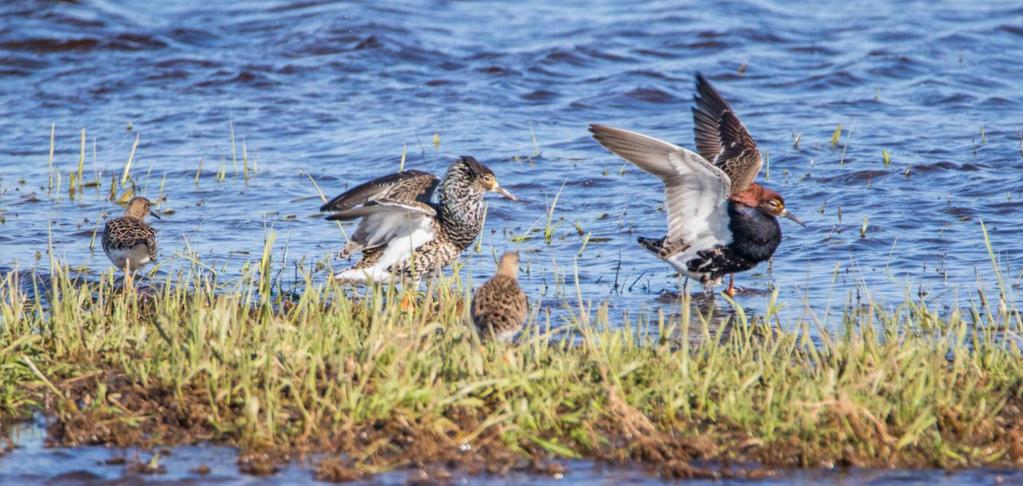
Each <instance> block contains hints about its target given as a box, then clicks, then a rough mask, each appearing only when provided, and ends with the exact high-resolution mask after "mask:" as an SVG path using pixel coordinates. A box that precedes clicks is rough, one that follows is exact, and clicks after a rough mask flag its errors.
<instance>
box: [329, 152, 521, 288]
mask: <svg viewBox="0 0 1023 486" xmlns="http://www.w3.org/2000/svg"><path fill="white" fill-rule="evenodd" d="M435 191H436V192H437V193H438V196H437V202H436V203H434V202H431V199H432V197H433V193H434V192H435ZM487 192H496V193H498V194H500V195H502V196H504V197H506V198H508V199H511V200H512V201H516V200H518V199H517V198H516V197H515V196H513V195H512V194H511V193H510V192H508V191H507V190H506V189H505V188H503V187H501V185H500V184H499V183H498V182H497V177H496V176H495V175H494V172H493V171H492V170H490V169H489V168H488V167H487V166H485V165H483V164H482V163H480V162H479V161H477V160H476V159H475V158H473V157H468V156H463V157H461V158H459V159H458V160H457V161H455V162H454V163H453V164H451V166H450V167H449V168H448V171H447V173H446V174H445V175H444V179H443V180H442V179H439V178H437V177H436V176H434V175H433V174H429V173H426V172H421V171H418V170H407V171H403V172H398V173H396V174H391V175H387V176H384V177H380V178H378V179H374V180H372V181H369V182H366V183H364V184H361V185H359V186H356V187H354V188H352V189H351V190H349V191H347V192H345V193H344V194H341V195H340V196H337V197H335V198H334V199H331V200H330V201H329V202H327V203H326V204H324V205H323V207H321V208H320V211H329V212H331V213H332V214H330V215H329V216H327V219H328V220H337V221H351V220H355V219H360V218H361V221H360V222H359V226H358V227H357V228H356V230H355V233H354V234H353V235H352V236H351V238H350V239H349V240H348V243H347V244H346V245H345V247H344V249H343V250H341V253H340V256H341V258H347V257H349V256H351V255H352V254H353V253H355V252H362V258H361V259H360V260H359V261H358V262H357V263H356V264H355V265H354V266H352V267H351V268H349V269H347V270H344V271H342V272H340V273H338V274H336V275H334V279H336V280H338V281H341V282H346V283H364V282H367V281H376V282H393V281H397V280H400V279H401V278H408V279H411V280H414V281H419V280H420V279H421V278H422V277H423V276H424V275H426V274H427V273H429V272H434V271H436V270H439V269H440V268H443V267H445V266H447V265H448V264H450V263H451V262H453V261H455V259H457V258H458V256H459V255H460V254H461V253H462V251H463V250H465V249H466V248H467V247H468V246H469V245H470V244H472V242H473V240H475V239H476V237H477V236H478V235H479V234H480V231H482V230H483V220H484V218H485V217H486V212H487V204H486V202H485V201H484V199H483V196H484V195H485V194H486V193H487Z"/></svg>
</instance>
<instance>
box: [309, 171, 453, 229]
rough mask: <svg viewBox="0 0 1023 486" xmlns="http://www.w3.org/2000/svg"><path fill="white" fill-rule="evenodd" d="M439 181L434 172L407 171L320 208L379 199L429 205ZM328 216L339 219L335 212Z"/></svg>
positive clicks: (340, 209) (351, 205)
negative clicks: (334, 214)
mask: <svg viewBox="0 0 1023 486" xmlns="http://www.w3.org/2000/svg"><path fill="white" fill-rule="evenodd" d="M439 182H440V179H438V178H437V176H435V175H433V174H430V173H427V172H422V171H418V170H406V171H402V172H398V173H395V174H391V175H386V176H383V177H380V178H377V179H373V180H371V181H369V182H366V183H363V184H359V185H358V186H355V187H353V188H351V189H349V190H348V191H346V192H345V193H344V194H341V195H339V196H337V197H335V198H334V199H331V200H330V201H328V202H327V203H326V204H324V205H323V206H321V207H320V211H333V212H343V211H345V210H348V209H352V208H354V207H356V206H359V205H362V204H365V203H367V202H372V201H379V200H392V201H419V202H422V203H426V204H429V202H430V199H431V198H432V197H433V191H435V190H436V189H437V184H438V183H439ZM327 219H339V218H334V217H333V215H332V216H329V217H328V218H327ZM349 219H351V218H349Z"/></svg>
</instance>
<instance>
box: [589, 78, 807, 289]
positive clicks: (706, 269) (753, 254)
mask: <svg viewBox="0 0 1023 486" xmlns="http://www.w3.org/2000/svg"><path fill="white" fill-rule="evenodd" d="M694 100H695V106H694V107H693V119H694V122H695V127H694V131H695V134H696V148H697V150H699V152H700V153H695V152H692V151H690V150H688V149H685V148H683V147H679V146H677V145H673V144H671V143H668V142H665V141H663V140H658V139H656V138H653V137H648V136H646V135H643V134H640V133H636V132H631V131H628V130H622V129H619V128H612V127H608V126H604V125H590V132H592V133H593V137H594V138H595V139H597V141H598V142H600V144H601V145H603V146H604V147H605V148H607V149H608V150H610V151H611V152H614V153H615V154H617V155H619V156H620V157H622V158H624V159H625V160H628V161H629V162H632V163H633V164H635V165H636V166H637V167H639V168H640V169H642V170H643V171H645V172H648V173H650V174H653V175H655V176H657V177H658V178H660V179H661V181H662V182H663V183H664V188H665V201H664V209H665V212H666V213H667V216H668V234H667V235H666V236H664V237H661V238H644V237H640V238H639V239H638V240H639V243H640V244H641V245H642V246H643V247H644V248H646V249H648V250H650V251H651V252H653V253H654V254H656V255H657V256H658V257H659V258H661V259H663V260H666V261H667V262H668V263H670V264H671V265H672V266H673V267H675V269H676V270H678V271H679V272H681V273H682V274H684V275H686V276H687V277H689V278H692V279H695V280H699V281H700V282H701V283H702V284H703V285H704V287H705V289H706V290H707V292H708V293H710V292H712V291H713V287H714V285H716V284H718V283H720V281H721V279H722V278H723V277H724V276H725V275H731V274H734V273H735V272H743V271H746V270H750V269H752V268H753V267H755V266H756V265H757V264H759V263H760V262H763V261H766V260H768V259H769V258H771V255H773V254H774V252H775V250H776V249H777V248H778V245H779V244H780V243H781V226H780V225H779V224H778V220H777V217H779V216H781V217H785V218H789V219H791V220H793V221H795V222H796V223H799V224H801V225H802V224H803V223H802V221H800V220H799V218H797V217H795V216H794V215H793V214H792V213H790V212H789V211H788V210H787V209H786V208H785V200H784V199H783V198H782V197H781V195H780V194H778V193H777V192H775V191H772V190H771V189H768V188H766V187H764V186H761V185H760V184H757V183H755V182H753V181H754V180H755V179H756V177H757V174H758V173H759V172H760V167H761V166H762V165H763V159H762V158H761V156H760V151H759V150H758V149H757V143H756V141H755V140H754V139H753V137H752V136H751V135H750V133H749V130H747V129H746V126H745V125H743V124H742V122H740V121H739V118H738V116H736V114H735V111H734V110H733V109H732V107H731V106H730V105H729V104H728V102H726V101H725V100H724V98H722V97H721V95H720V94H718V92H717V90H715V89H714V87H713V86H711V84H710V82H709V81H707V79H706V78H704V77H703V76H701V75H699V74H697V75H696V97H695V99H694ZM727 292H728V294H729V295H734V293H735V291H734V279H733V280H732V281H731V282H730V283H729V286H728V290H727Z"/></svg>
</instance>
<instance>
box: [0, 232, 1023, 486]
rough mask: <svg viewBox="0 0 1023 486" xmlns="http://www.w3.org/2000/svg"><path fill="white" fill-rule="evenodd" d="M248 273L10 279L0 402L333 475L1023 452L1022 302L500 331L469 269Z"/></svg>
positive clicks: (940, 462) (693, 471) (80, 440)
mask: <svg viewBox="0 0 1023 486" xmlns="http://www.w3.org/2000/svg"><path fill="white" fill-rule="evenodd" d="M270 245H272V241H270V242H268V244H267V246H268V247H269V246H270ZM250 267H251V270H250V271H248V272H247V273H245V274H244V275H243V276H242V277H241V278H240V279H239V280H237V281H233V282H230V283H221V284H215V283H214V282H213V279H212V278H211V277H209V276H208V274H206V273H203V272H202V270H200V269H198V268H197V269H196V270H195V271H194V272H193V273H190V274H182V275H178V276H176V277H167V278H166V279H165V280H164V281H162V282H159V283H157V282H153V286H152V287H151V288H150V290H143V291H140V292H138V293H135V292H131V291H129V292H124V291H122V290H121V289H119V288H118V287H117V285H116V284H115V278H114V276H113V275H112V274H106V275H104V276H103V277H102V278H100V279H98V280H93V281H79V280H76V279H75V278H72V277H70V276H69V273H68V270H67V268H66V267H62V266H60V265H54V266H53V268H52V270H51V271H50V273H49V274H48V275H46V276H45V278H44V276H43V275H29V276H26V275H21V276H19V275H17V274H13V273H12V274H8V275H6V276H5V277H4V278H3V280H2V281H0V316H2V323H0V416H6V417H17V416H24V415H26V414H28V413H30V412H32V411H33V410H37V409H45V410H46V411H47V412H48V413H50V414H52V416H53V417H55V420H54V424H55V425H54V426H53V427H52V428H51V439H52V440H53V441H55V442H56V443H59V444H65V445H76V444H84V443H111V444H117V445H128V444H136V445H143V446H147V445H148V446H155V445H168V444H178V443H188V442H196V441H205V440H211V441H216V442H223V443H227V444H232V445H237V446H239V447H241V448H242V450H243V452H244V455H243V459H242V460H241V464H242V467H243V469H245V470H247V471H251V472H262V473H266V472H272V471H273V470H274V468H275V467H276V465H278V464H280V463H281V462H283V461H286V460H287V458H288V457H290V456H292V455H294V454H298V453H303V452H310V451H325V452H330V453H331V454H329V455H328V457H327V458H326V459H325V460H324V462H323V464H321V466H320V467H319V468H317V470H318V474H320V475H321V477H324V478H326V479H331V478H333V479H346V478H347V479H351V478H356V477H360V476H361V475H363V474H368V473H375V472H380V471H384V470H388V469H391V468H395V467H400V466H405V465H420V464H424V463H437V462H440V463H457V464H461V465H463V466H465V467H468V468H471V469H475V470H481V469H482V470H489V471H496V472H502V471H506V470H508V468H511V467H514V466H515V465H516V464H519V463H521V462H522V459H532V460H533V461H534V464H536V463H538V462H537V461H546V460H550V459H552V458H573V457H591V458H599V459H607V460H616V461H627V460H637V461H642V462H644V463H647V464H650V465H651V466H654V467H656V468H657V469H658V470H659V471H661V472H662V473H663V474H666V475H670V476H693V475H712V476H713V475H717V474H719V472H720V471H719V470H718V469H717V468H716V467H709V466H707V464H708V463H707V462H704V461H720V462H711V463H710V464H719V465H720V464H728V463H732V462H733V461H748V460H749V461H757V462H759V463H760V464H764V465H768V466H821V465H825V466H830V465H857V466H900V467H919V466H937V467H945V468H956V467H966V466H976V465H990V464H998V465H1007V466H1015V467H1019V466H1023V409H1021V407H1023V400H1021V391H1020V390H1021V388H1023V386H1021V385H1023V383H1021V380H1023V359H1021V357H1020V350H1019V348H1018V345H1017V340H1016V339H1017V338H1018V336H1019V331H1020V329H1021V323H1020V320H1019V319H1020V318H1019V313H1016V312H996V311H988V310H987V307H980V308H978V309H977V310H975V311H972V312H968V313H960V312H958V311H953V312H951V313H949V314H947V315H944V316H943V315H940V314H939V313H937V312H935V311H934V310H932V309H930V308H928V307H927V306H926V305H924V304H922V303H919V302H913V301H909V302H906V303H904V304H902V305H901V306H898V307H896V308H892V309H887V310H886V309H883V308H881V307H880V306H877V305H871V304H868V305H864V306H861V307H854V308H850V309H848V310H847V311H846V315H845V318H844V329H843V331H842V332H840V333H829V332H828V331H827V330H825V329H824V328H822V327H820V326H817V325H815V324H813V323H790V324H786V325H785V326H784V329H782V328H780V327H779V326H778V325H777V324H775V325H772V324H769V323H771V322H773V321H775V320H777V318H776V316H775V314H774V313H773V309H775V304H774V303H772V305H771V306H770V307H769V310H768V312H767V315H764V316H761V317H759V318H756V319H753V320H750V319H748V318H747V317H746V315H745V313H744V312H742V310H741V309H738V310H737V311H736V312H735V313H734V315H733V316H732V318H731V323H730V324H729V325H728V326H716V325H712V324H710V323H709V322H710V321H709V320H708V319H707V318H706V316H701V315H700V314H699V313H698V312H696V313H693V312H690V307H689V306H688V302H686V303H685V304H684V305H683V307H682V310H683V312H682V313H681V316H679V317H676V318H667V317H664V316H661V318H660V319H658V320H657V321H656V322H652V323H637V322H617V323H611V322H609V318H608V315H609V313H608V309H607V308H606V307H589V306H587V305H586V304H583V303H582V302H580V303H579V304H578V308H579V313H578V314H577V315H576V316H575V317H574V318H572V321H571V322H566V323H565V324H564V325H563V326H560V327H557V328H552V327H551V326H550V325H549V324H543V325H537V324H532V325H530V327H529V330H528V331H527V332H526V333H525V335H523V336H522V337H521V338H520V342H519V344H518V345H515V346H506V345H499V344H495V343H486V344H481V343H480V342H479V340H478V339H477V338H476V336H475V334H474V332H473V331H472V329H471V327H470V326H469V325H467V324H465V319H464V316H465V314H466V309H465V307H466V302H465V300H466V297H467V295H468V290H467V289H466V288H465V287H464V286H463V285H462V283H461V282H460V281H459V280H458V279H457V277H454V278H445V279H440V280H437V281H435V282H433V284H431V286H430V288H429V289H428V290H427V291H426V292H425V293H422V294H415V293H412V292H411V291H400V290H396V289H394V288H379V287H378V288H373V289H369V290H366V291H364V292H363V293H361V295H356V296H353V295H352V294H351V292H350V291H347V290H345V289H342V288H340V287H337V286H335V285H332V284H326V285H319V284H316V283H314V281H313V279H312V277H311V276H309V275H308V274H306V275H304V276H303V279H304V282H303V283H302V285H301V287H302V289H303V291H301V292H297V293H296V292H293V293H289V294H281V293H274V294H271V290H272V289H273V288H274V287H273V286H272V285H271V283H270V280H268V279H269V274H270V268H269V262H268V258H264V263H261V264H258V265H251V266H250ZM406 292H407V295H406ZM409 299H416V300H413V302H416V304H415V305H414V306H411V308H410V306H409V305H408V302H409ZM403 300H404V301H405V304H402V302H403ZM996 300H997V299H996ZM985 302H986V301H985ZM1003 310H1004V309H1003ZM534 314H535V313H534ZM693 342H697V343H698V344H690V343H693ZM698 464H702V465H703V466H702V468H701V467H697V466H695V465H698Z"/></svg>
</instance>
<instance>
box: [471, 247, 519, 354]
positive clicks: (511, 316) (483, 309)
mask: <svg viewBox="0 0 1023 486" xmlns="http://www.w3.org/2000/svg"><path fill="white" fill-rule="evenodd" d="M518 275H519V252H517V251H510V252H507V253H505V254H504V255H502V256H501V262H500V263H499V264H498V266H497V274H496V275H494V277H493V278H491V279H490V280H487V281H486V282H484V283H483V285H481V286H480V288H479V289H477V290H476V294H475V295H474V296H473V298H472V321H473V323H475V324H476V329H477V330H478V331H479V334H480V338H482V339H496V340H498V341H511V339H512V338H514V337H515V334H517V333H518V332H519V330H520V329H522V324H523V323H524V322H525V321H526V312H527V311H528V309H529V301H528V299H527V298H526V293H525V292H523V291H522V288H521V287H519V279H518Z"/></svg>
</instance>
